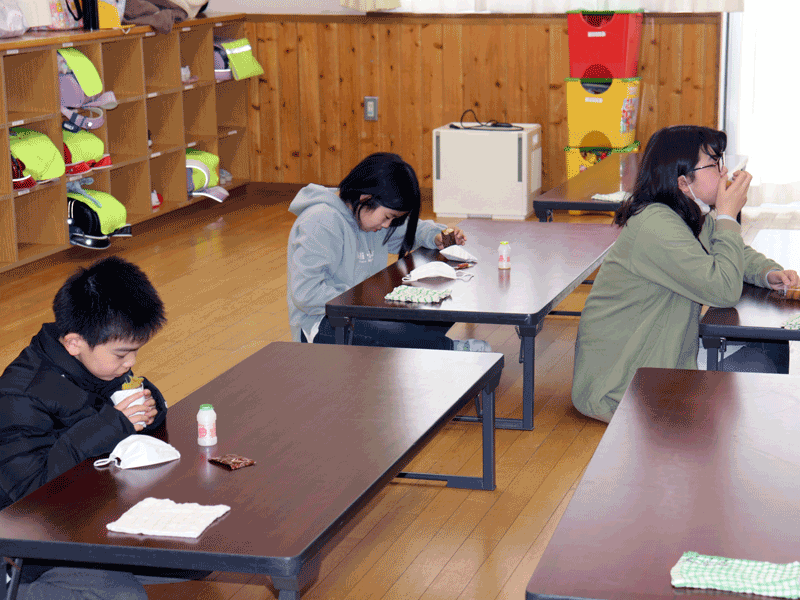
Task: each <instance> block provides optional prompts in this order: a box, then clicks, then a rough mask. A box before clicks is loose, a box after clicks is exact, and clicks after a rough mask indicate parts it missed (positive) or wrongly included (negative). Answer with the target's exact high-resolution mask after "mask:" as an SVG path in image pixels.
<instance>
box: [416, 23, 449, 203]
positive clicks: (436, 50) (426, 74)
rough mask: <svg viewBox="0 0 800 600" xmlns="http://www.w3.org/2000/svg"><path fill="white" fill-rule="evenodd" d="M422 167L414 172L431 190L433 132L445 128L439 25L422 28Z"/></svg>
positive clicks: (440, 31)
mask: <svg viewBox="0 0 800 600" xmlns="http://www.w3.org/2000/svg"><path fill="white" fill-rule="evenodd" d="M421 33H422V98H423V105H422V108H423V110H422V163H421V164H420V166H419V170H418V171H417V177H418V178H419V184H420V186H422V187H426V188H432V187H433V178H432V173H433V133H432V132H433V130H434V129H436V128H437V127H441V126H442V125H444V124H445V120H444V96H443V94H444V77H443V54H444V52H443V49H444V45H443V44H444V41H443V33H442V25H441V24H431V25H428V24H425V25H423V26H422V31H421Z"/></svg>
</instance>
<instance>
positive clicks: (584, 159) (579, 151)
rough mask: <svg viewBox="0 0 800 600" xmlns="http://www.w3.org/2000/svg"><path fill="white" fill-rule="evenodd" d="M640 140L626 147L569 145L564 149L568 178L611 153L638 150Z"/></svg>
mask: <svg viewBox="0 0 800 600" xmlns="http://www.w3.org/2000/svg"><path fill="white" fill-rule="evenodd" d="M639 146H640V144H639V142H633V143H632V144H631V145H630V146H625V147H624V148H572V147H570V146H567V147H566V148H564V151H565V152H566V155H567V179H571V178H572V177H575V175H577V174H578V173H580V172H581V171H585V170H586V169H588V168H589V167H591V166H592V165H594V164H597V163H598V162H600V161H601V160H603V159H604V158H606V157H607V156H609V155H610V154H614V153H618V152H638V151H639Z"/></svg>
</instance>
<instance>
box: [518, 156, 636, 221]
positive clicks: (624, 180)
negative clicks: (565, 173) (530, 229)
mask: <svg viewBox="0 0 800 600" xmlns="http://www.w3.org/2000/svg"><path fill="white" fill-rule="evenodd" d="M641 157H642V153H641V152H631V153H627V152H619V153H615V154H611V155H609V156H608V157H606V158H604V159H603V160H601V161H600V162H599V163H597V164H594V165H592V166H591V167H589V168H588V169H586V170H585V171H582V172H580V173H578V174H577V175H575V177H571V178H569V179H567V180H566V181H565V182H564V183H562V184H561V185H558V186H556V187H554V188H553V189H551V190H548V191H547V192H545V193H544V194H542V195H541V196H538V197H536V198H534V199H533V210H534V212H535V213H536V217H537V218H538V219H539V220H540V221H545V220H547V219H548V211H553V210H603V211H615V210H617V209H618V208H619V206H620V204H621V202H605V201H602V200H592V196H593V195H594V194H611V193H614V192H618V191H620V190H622V191H625V192H631V191H633V186H634V184H635V183H636V175H637V173H638V172H639V162H640V161H641Z"/></svg>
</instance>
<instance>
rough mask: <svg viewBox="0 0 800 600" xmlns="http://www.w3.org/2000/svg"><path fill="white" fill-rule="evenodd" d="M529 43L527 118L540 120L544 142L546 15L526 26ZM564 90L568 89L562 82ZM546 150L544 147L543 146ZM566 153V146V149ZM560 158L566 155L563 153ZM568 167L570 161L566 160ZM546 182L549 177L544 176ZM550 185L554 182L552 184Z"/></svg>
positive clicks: (547, 108)
mask: <svg viewBox="0 0 800 600" xmlns="http://www.w3.org/2000/svg"><path fill="white" fill-rule="evenodd" d="M524 28H525V43H526V45H527V52H526V59H527V69H526V73H527V92H526V101H525V103H526V106H527V111H526V114H525V115H524V119H523V120H524V122H526V123H538V124H539V125H541V127H542V144H543V145H544V144H545V143H546V142H547V141H548V138H549V137H550V128H549V126H548V123H549V122H550V54H549V48H550V26H549V24H548V21H546V20H545V19H533V20H532V21H530V22H528V23H527V24H526V25H525V26H524ZM561 89H562V94H563V93H565V91H564V88H563V85H562V88H561ZM542 152H544V148H543V149H542ZM562 153H563V149H562ZM558 160H559V161H561V162H564V161H566V158H564V157H563V156H560V157H559V158H558ZM565 168H566V163H565ZM542 170H543V172H542V176H543V177H544V174H545V172H547V173H549V169H548V168H546V165H545V164H544V160H543V164H542ZM542 182H543V183H544V182H545V179H543V180H542ZM548 187H550V186H548Z"/></svg>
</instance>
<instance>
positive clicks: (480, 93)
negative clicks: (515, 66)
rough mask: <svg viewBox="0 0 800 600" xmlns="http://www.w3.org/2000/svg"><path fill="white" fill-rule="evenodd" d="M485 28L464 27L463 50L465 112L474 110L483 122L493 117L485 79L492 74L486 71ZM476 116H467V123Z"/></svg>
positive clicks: (468, 25)
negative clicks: (490, 111) (489, 112)
mask: <svg viewBox="0 0 800 600" xmlns="http://www.w3.org/2000/svg"><path fill="white" fill-rule="evenodd" d="M483 33H484V30H483V26H482V25H479V24H472V23H469V24H467V25H464V34H463V40H462V49H463V52H464V59H463V66H464V103H465V104H464V110H467V109H468V108H469V109H472V110H474V111H475V114H476V115H477V118H478V119H480V121H481V122H485V121H488V120H489V119H491V118H492V117H491V116H490V115H489V114H488V111H489V107H488V106H487V104H488V100H487V99H486V87H485V85H484V84H485V83H488V81H487V80H486V79H485V77H487V76H489V75H490V74H489V73H487V72H485V71H484V68H485V59H486V39H485V37H484V35H483ZM474 118H475V115H471V114H470V115H467V116H466V117H465V119H466V121H468V122H471V121H472V120H473V119H474Z"/></svg>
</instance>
